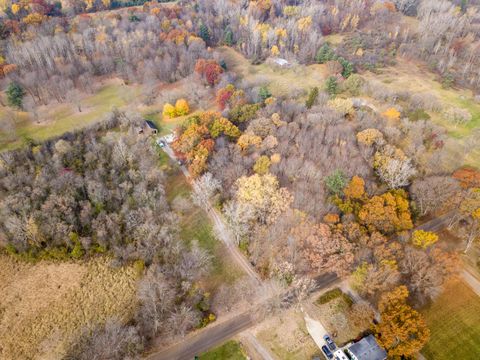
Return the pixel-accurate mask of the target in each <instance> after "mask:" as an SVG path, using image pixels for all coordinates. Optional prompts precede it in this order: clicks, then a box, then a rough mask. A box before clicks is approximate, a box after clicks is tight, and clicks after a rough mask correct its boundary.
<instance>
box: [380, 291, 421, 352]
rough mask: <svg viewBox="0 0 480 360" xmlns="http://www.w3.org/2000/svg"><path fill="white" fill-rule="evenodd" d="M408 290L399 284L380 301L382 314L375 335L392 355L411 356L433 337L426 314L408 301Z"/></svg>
mask: <svg viewBox="0 0 480 360" xmlns="http://www.w3.org/2000/svg"><path fill="white" fill-rule="evenodd" d="M407 298H408V290H407V287H406V286H403V285H402V286H399V287H397V288H395V289H394V290H393V291H391V292H387V293H384V294H383V295H382V296H381V298H380V302H379V305H378V310H379V311H380V316H381V318H382V320H381V322H380V323H379V324H378V325H375V327H374V330H375V336H376V337H377V339H378V342H379V344H380V345H381V346H383V347H384V348H385V349H386V350H387V352H388V355H389V357H391V358H401V357H408V358H410V357H412V356H413V355H415V354H416V353H418V352H419V351H420V350H421V349H422V348H423V346H424V345H425V344H426V343H427V341H428V339H429V338H430V330H429V329H428V327H427V324H426V323H425V320H424V319H423V316H422V315H421V314H420V313H419V312H418V311H416V310H414V309H412V308H411V307H410V306H409V305H408V304H407Z"/></svg>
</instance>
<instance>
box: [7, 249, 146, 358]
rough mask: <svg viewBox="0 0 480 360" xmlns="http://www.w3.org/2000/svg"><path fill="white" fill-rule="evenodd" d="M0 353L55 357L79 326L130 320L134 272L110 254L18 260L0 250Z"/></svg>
mask: <svg viewBox="0 0 480 360" xmlns="http://www.w3.org/2000/svg"><path fill="white" fill-rule="evenodd" d="M0 269H2V271H1V272H0V293H1V294H2V295H1V298H0V344H1V346H0V359H32V358H42V359H58V358H61V357H63V356H64V355H65V353H66V352H67V351H68V348H69V345H70V344H71V343H72V341H74V340H75V339H76V338H78V337H79V336H80V335H81V333H82V331H83V330H84V329H88V328H92V327H94V326H95V325H97V324H100V323H103V322H105V320H106V319H107V318H110V317H116V318H118V319H120V320H121V321H125V322H126V321H129V320H130V319H131V317H132V316H133V311H134V308H135V306H136V296H135V294H136V283H137V279H138V272H137V271H136V270H135V269H134V267H133V266H125V267H119V268H113V267H112V266H110V264H109V259H108V258H106V257H99V258H95V259H91V260H89V261H87V262H82V263H81V262H62V263H51V262H43V261H41V262H38V263H35V264H32V263H25V262H19V261H16V260H14V259H13V258H11V257H9V256H5V255H0Z"/></svg>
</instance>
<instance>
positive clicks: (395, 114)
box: [382, 107, 400, 120]
mask: <svg viewBox="0 0 480 360" xmlns="http://www.w3.org/2000/svg"><path fill="white" fill-rule="evenodd" d="M382 115H383V116H385V117H386V118H387V119H389V120H399V119H400V111H398V110H397V109H395V108H393V107H391V108H388V109H387V110H386V111H384V112H383V113H382Z"/></svg>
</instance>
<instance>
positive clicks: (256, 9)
mask: <svg viewBox="0 0 480 360" xmlns="http://www.w3.org/2000/svg"><path fill="white" fill-rule="evenodd" d="M197 9H198V11H199V13H200V16H201V17H202V24H203V26H205V27H206V28H207V30H208V31H205V29H204V30H203V33H205V34H207V35H208V36H207V40H208V41H209V42H210V43H211V44H226V45H231V46H235V47H236V48H237V49H238V50H240V51H241V52H242V53H243V54H244V55H245V56H247V57H249V58H250V59H252V61H261V60H264V59H265V58H267V57H269V56H281V57H285V58H287V59H292V60H293V59H294V60H298V61H300V62H302V63H311V62H313V61H315V51H316V50H317V49H318V48H319V46H320V45H321V44H322V43H323V42H325V39H324V37H325V36H328V35H332V34H340V35H341V36H342V41H341V42H339V44H338V45H336V46H337V51H338V52H339V55H340V56H343V57H345V58H346V59H348V60H350V61H351V62H352V63H354V64H355V65H356V66H357V67H359V68H365V69H370V70H375V69H376V68H378V67H383V66H385V65H389V64H394V61H395V57H396V56H397V55H398V54H401V55H404V56H407V57H414V58H417V59H422V60H425V61H426V62H427V63H428V65H429V66H430V67H431V68H432V69H433V70H436V71H438V72H439V74H440V75H441V77H442V81H443V83H444V85H446V86H451V85H452V84H453V83H454V82H457V83H459V84H461V85H464V86H469V87H473V88H475V89H477V88H478V87H479V84H480V73H479V72H478V68H479V66H478V65H479V63H478V61H479V60H478V59H479V58H480V56H479V52H478V51H479V50H478V47H477V46H476V42H477V41H478V36H479V35H478V34H479V33H480V32H479V29H478V23H479V21H478V20H479V14H478V4H476V3H472V2H470V3H467V2H461V4H456V3H452V2H450V1H446V0H442V1H436V0H421V1H419V0H395V1H392V2H387V1H386V2H371V1H367V0H362V1H338V0H329V1H326V2H320V3H319V2H316V1H302V2H301V3H296V4H295V5H291V4H290V2H288V1H284V0H258V1H249V2H248V3H246V4H245V5H244V6H243V7H242V8H241V9H240V11H239V9H238V5H237V4H236V3H235V2H231V1H222V2H211V1H206V0H199V1H197ZM404 15H405V16H413V17H416V18H417V19H418V26H417V23H413V22H408V21H404Z"/></svg>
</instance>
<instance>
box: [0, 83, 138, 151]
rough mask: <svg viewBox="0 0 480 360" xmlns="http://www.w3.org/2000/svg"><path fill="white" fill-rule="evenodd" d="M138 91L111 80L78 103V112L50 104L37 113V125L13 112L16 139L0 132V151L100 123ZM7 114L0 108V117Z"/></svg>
mask: <svg viewBox="0 0 480 360" xmlns="http://www.w3.org/2000/svg"><path fill="white" fill-rule="evenodd" d="M139 91H140V90H139V87H138V86H126V85H121V82H120V80H110V81H108V82H106V84H105V85H103V86H102V87H100V88H99V89H98V91H97V92H96V93H94V94H93V95H88V96H86V97H85V98H84V99H82V100H81V101H80V104H81V109H82V111H81V112H79V111H78V109H77V107H76V106H75V105H73V104H69V103H64V104H54V103H52V104H50V105H48V106H41V107H40V108H39V109H38V119H39V122H38V123H37V122H36V121H35V120H34V119H33V118H32V116H31V114H30V115H29V114H28V113H26V112H16V113H14V117H15V120H14V121H15V132H16V134H15V135H16V139H13V137H12V139H9V138H8V137H7V136H6V134H3V133H1V132H0V150H4V149H12V148H15V147H18V146H20V145H21V144H22V142H23V141H24V139H25V138H31V139H34V140H37V141H41V140H46V139H48V138H51V137H54V136H57V135H61V134H63V133H64V132H67V131H71V130H74V129H78V128H81V127H84V126H86V125H88V124H91V123H93V122H95V121H99V120H101V119H102V118H103V117H105V116H106V115H107V114H108V113H109V112H111V111H112V109H113V108H123V107H124V106H126V105H127V104H130V103H132V101H134V99H135V98H136V97H137V96H138V93H139ZM6 111H7V109H6V108H4V107H0V115H1V114H2V113H3V114H4V113H5V112H6Z"/></svg>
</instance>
